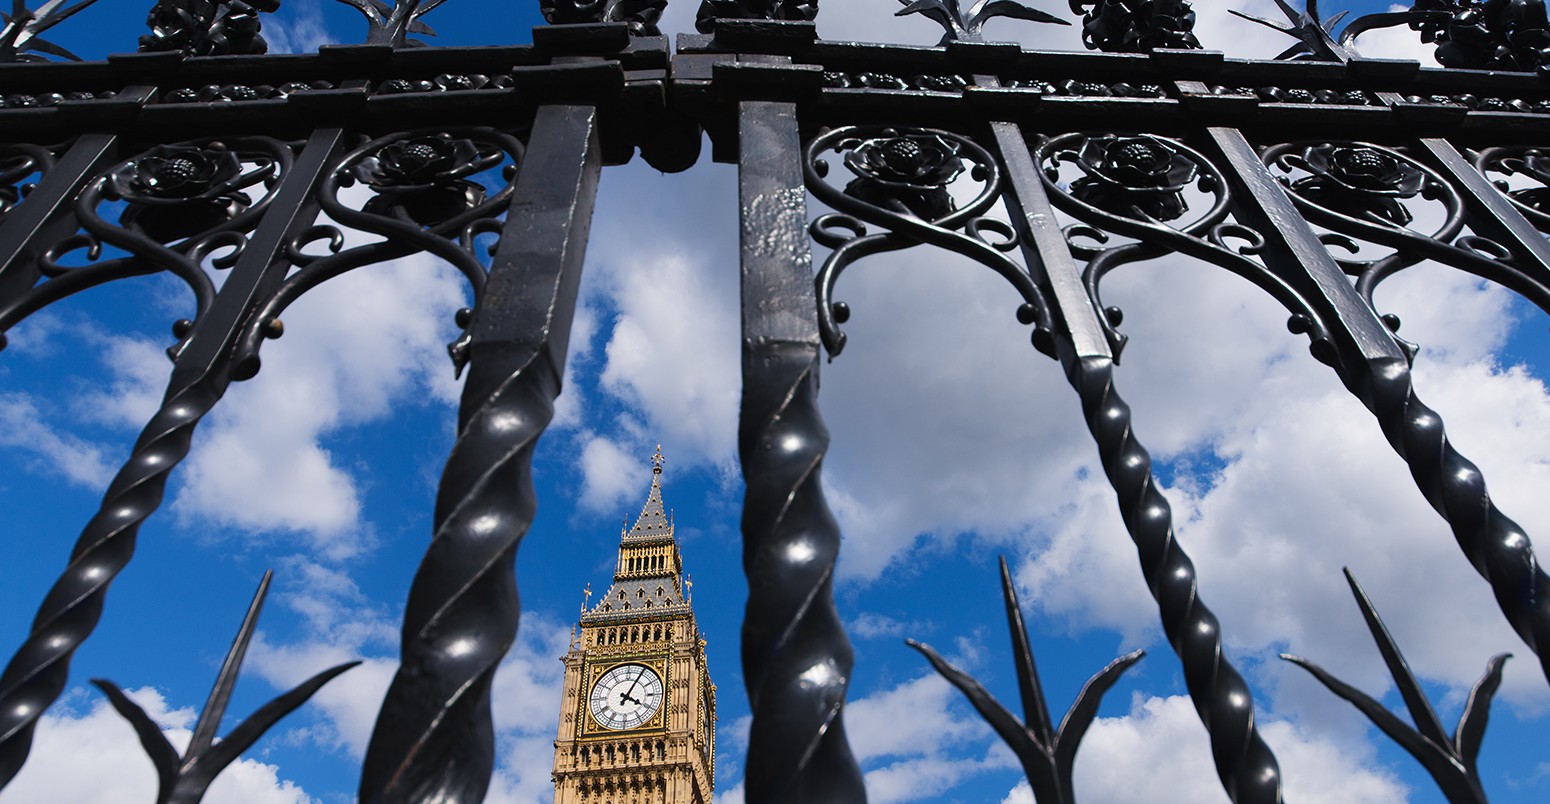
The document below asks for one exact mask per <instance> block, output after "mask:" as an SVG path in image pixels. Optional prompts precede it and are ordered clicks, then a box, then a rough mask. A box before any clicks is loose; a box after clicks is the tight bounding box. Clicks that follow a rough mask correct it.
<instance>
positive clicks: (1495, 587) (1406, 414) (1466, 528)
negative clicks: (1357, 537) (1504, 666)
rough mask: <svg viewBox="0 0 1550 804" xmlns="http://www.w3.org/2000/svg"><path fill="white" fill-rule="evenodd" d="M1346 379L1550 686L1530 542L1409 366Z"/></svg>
mask: <svg viewBox="0 0 1550 804" xmlns="http://www.w3.org/2000/svg"><path fill="white" fill-rule="evenodd" d="M1340 373H1341V379H1342V380H1344V381H1345V383H1346V387H1348V388H1350V389H1351V391H1352V392H1353V393H1355V394H1356V396H1357V397H1358V398H1359V399H1361V400H1362V402H1363V403H1364V404H1366V406H1367V409H1368V410H1370V411H1372V414H1373V416H1375V417H1377V419H1378V424H1379V426H1381V427H1382V428H1383V435H1384V436H1385V437H1387V438H1388V441H1389V444H1390V445H1391V446H1392V447H1393V448H1394V451H1395V452H1397V453H1399V457H1401V458H1403V459H1404V461H1405V463H1406V464H1407V465H1408V466H1409V467H1410V476H1411V477H1412V478H1414V479H1415V483H1416V487H1417V488H1419V489H1420V490H1421V494H1422V495H1423V496H1425V497H1426V501H1427V502H1428V503H1430V504H1431V506H1432V508H1433V509H1435V510H1436V511H1437V513H1439V514H1441V515H1442V517H1443V518H1444V519H1446V520H1447V521H1448V527H1449V528H1450V529H1452V531H1453V538H1454V539H1456V540H1457V541H1458V545H1459V548H1460V549H1462V550H1463V551H1464V555H1465V557H1467V558H1468V559H1469V563H1470V564H1471V565H1472V566H1474V568H1475V571H1476V572H1478V573H1480V575H1481V577H1483V578H1485V579H1486V580H1487V581H1488V582H1490V584H1491V592H1492V593H1493V594H1494V595H1495V596H1496V605H1497V606H1498V607H1500V608H1501V610H1502V614H1504V615H1506V617H1507V622H1509V623H1510V624H1511V625H1512V628H1513V630H1514V631H1516V632H1517V633H1518V636H1519V637H1520V638H1522V640H1523V641H1524V643H1526V644H1527V645H1528V646H1529V648H1530V649H1531V650H1533V651H1534V653H1535V654H1536V655H1537V656H1538V657H1539V666H1540V668H1541V670H1542V671H1543V672H1544V674H1545V678H1546V679H1547V680H1550V577H1547V576H1546V575H1545V572H1544V570H1542V569H1540V567H1539V561H1538V559H1536V558H1535V557H1534V546H1533V544H1532V543H1531V542H1530V541H1529V537H1528V534H1527V533H1524V531H1523V528H1521V527H1519V526H1518V523H1516V522H1514V521H1512V519H1511V518H1509V517H1508V516H1507V515H1506V514H1504V513H1502V512H1501V510H1500V509H1498V508H1497V507H1496V504H1495V503H1493V502H1492V501H1491V495H1490V492H1488V491H1487V490H1486V487H1485V477H1484V476H1483V475H1482V474H1481V472H1480V469H1479V467H1477V466H1475V464H1474V463H1472V462H1471V461H1470V460H1469V459H1468V458H1466V457H1464V456H1463V455H1460V454H1459V452H1458V450H1456V449H1454V448H1453V445H1452V443H1450V442H1449V441H1448V433H1447V430H1446V429H1445V428H1444V426H1443V421H1442V417H1441V416H1439V415H1438V414H1437V412H1436V411H1434V410H1432V409H1431V408H1430V407H1427V405H1426V404H1425V403H1424V402H1422V401H1421V400H1420V399H1419V398H1418V397H1417V396H1416V393H1415V384H1414V382H1413V379H1412V375H1411V371H1410V364H1409V363H1408V362H1407V361H1405V360H1401V359H1392V358H1391V359H1387V360H1369V361H1365V362H1364V363H1363V365H1362V367H1361V370H1360V371H1357V372H1353V371H1352V370H1350V369H1347V370H1343V371H1341V372H1340Z"/></svg>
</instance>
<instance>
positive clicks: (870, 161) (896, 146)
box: [845, 130, 963, 221]
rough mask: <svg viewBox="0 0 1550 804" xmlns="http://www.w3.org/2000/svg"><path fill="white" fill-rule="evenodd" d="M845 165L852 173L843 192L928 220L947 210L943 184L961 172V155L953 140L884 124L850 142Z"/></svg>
mask: <svg viewBox="0 0 1550 804" xmlns="http://www.w3.org/2000/svg"><path fill="white" fill-rule="evenodd" d="M845 167H847V168H849V169H850V171H851V172H852V173H854V174H856V178H855V179H853V180H852V181H851V182H850V183H849V184H847V185H846V186H845V193H846V194H847V195H850V196H853V197H855V198H858V199H861V200H862V201H865V202H867V203H869V204H873V205H876V206H879V207H883V208H885V209H892V210H895V211H898V212H905V213H908V214H910V215H914V216H916V217H918V218H922V219H924V220H928V221H929V220H936V219H938V218H942V217H945V216H946V215H948V214H950V213H951V212H952V211H953V209H954V205H953V200H952V196H951V195H949V194H948V192H947V187H948V185H950V184H952V183H953V180H954V179H957V178H958V176H959V175H960V174H962V173H963V158H962V157H960V156H959V155H958V144H957V143H954V142H949V141H947V140H945V139H943V138H942V137H941V136H940V135H937V134H932V133H929V132H919V133H910V134H899V133H897V132H894V131H892V130H888V131H884V132H883V136H881V137H876V138H873V139H868V140H861V141H859V142H857V143H855V144H854V145H853V146H852V147H851V148H850V149H849V152H848V153H846V154H845Z"/></svg>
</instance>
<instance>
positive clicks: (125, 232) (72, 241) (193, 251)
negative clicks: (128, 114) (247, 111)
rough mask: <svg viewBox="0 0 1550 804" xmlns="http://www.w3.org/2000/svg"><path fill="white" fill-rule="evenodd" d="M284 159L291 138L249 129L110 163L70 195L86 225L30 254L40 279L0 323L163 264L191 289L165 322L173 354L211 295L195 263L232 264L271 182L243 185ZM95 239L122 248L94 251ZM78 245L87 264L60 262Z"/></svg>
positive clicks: (273, 175)
mask: <svg viewBox="0 0 1550 804" xmlns="http://www.w3.org/2000/svg"><path fill="white" fill-rule="evenodd" d="M290 162H291V150H290V146H287V145H285V144H284V143H281V142H279V141H277V140H274V139H270V138H263V137H257V138H239V139H236V140H230V141H220V140H206V141H197V142H183V143H178V144H175V145H158V146H156V147H154V148H152V149H150V150H149V151H146V152H144V153H141V154H139V155H137V156H135V157H134V158H132V159H129V160H126V161H124V162H121V163H119V164H118V165H117V166H115V167H114V168H112V169H110V170H109V171H108V173H107V174H106V175H104V176H102V177H101V178H99V179H98V180H97V181H95V182H93V183H92V184H90V185H88V186H87V188H86V189H85V190H84V191H83V192H82V193H81V194H80V196H79V197H78V198H77V200H76V204H75V216H76V220H77V221H78V222H79V223H80V226H81V227H82V228H84V229H85V230H86V231H85V232H84V233H80V234H75V235H71V236H68V237H64V238H62V239H60V240H58V241H57V242H55V243H53V244H52V245H50V246H48V247H47V248H45V249H44V250H43V252H42V254H41V255H39V257H38V259H37V263H36V267H37V270H38V272H39V274H41V276H42V277H44V278H45V279H46V281H44V282H43V283H42V284H39V285H37V286H36V287H34V288H32V289H31V290H30V291H28V292H26V293H24V294H21V295H20V296H18V297H17V298H16V299H14V300H12V301H11V302H10V303H8V304H7V303H0V332H4V331H6V330H8V329H10V328H11V327H13V326H15V325H16V324H17V323H19V322H20V321H21V320H22V319H24V318H26V317H27V316H29V315H31V314H32V313H34V312H36V311H38V310H40V309H42V308H43V307H46V306H48V305H49V304H52V303H53V302H55V301H58V300H60V299H63V298H65V297H66V296H69V295H72V294H74V293H78V292H80V291H83V290H86V289H88V288H92V287H96V286H98V285H101V284H103V283H106V282H111V281H113V280H116V279H123V278H126V277H130V276H140V275H144V274H150V273H157V272H160V271H166V272H168V273H170V274H172V275H174V276H176V277H177V278H179V279H181V280H182V281H183V282H184V283H185V284H186V285H188V287H189V289H190V290H191V291H192V293H193V296H194V311H193V313H192V315H191V316H190V317H189V318H185V319H180V320H178V321H177V322H175V323H174V325H173V334H174V335H175V336H176V337H177V338H178V343H177V345H175V346H173V347H172V348H171V349H170V350H169V354H171V355H172V356H174V357H176V356H177V353H178V351H180V350H181V349H182V346H183V344H184V343H185V342H186V339H187V338H188V335H189V333H191V332H192V331H193V328H194V325H195V324H196V323H197V322H198V321H199V319H200V317H201V316H202V315H203V314H204V312H205V311H206V310H207V309H209V307H210V304H211V302H212V301H213V300H214V298H215V285H214V283H213V282H212V281H211V279H210V276H209V274H207V273H206V272H205V269H204V267H203V263H204V262H205V261H206V259H209V261H210V263H211V265H212V266H213V267H214V268H216V269H226V268H230V267H231V266H233V265H235V264H236V261H237V260H238V259H239V258H240V257H241V255H242V253H243V251H244V250H245V249H246V247H247V240H248V235H247V233H248V232H249V231H251V229H252V228H253V226H254V225H255V224H256V223H257V221H258V220H259V219H260V218H261V217H262V216H263V214H264V212H265V210H266V209H267V208H268V206H269V204H270V203H271V202H272V200H273V198H274V192H273V191H272V190H271V191H269V192H265V193H263V194H262V195H261V196H260V197H259V198H258V200H257V201H252V200H250V199H249V196H248V195H247V193H246V192H245V190H247V188H250V187H253V186H255V185H257V184H260V183H268V184H270V185H273V184H274V183H275V182H276V180H277V177H278V176H279V175H280V174H281V173H282V172H284V171H285V170H286V169H288V168H289V166H290ZM107 202H124V203H125V204H126V206H125V207H124V208H123V210H122V212H120V213H119V214H118V216H117V220H113V221H110V220H107V219H105V218H103V217H102V216H101V214H99V210H100V209H101V208H102V207H103V205H104V204H105V203H107ZM104 245H110V246H115V247H117V248H119V249H122V250H124V251H125V252H128V256H125V257H119V258H114V259H106V260H104V259H99V258H100V257H101V255H102V249H103V246H104ZM82 250H84V251H85V253H86V257H87V259H88V260H89V262H88V263H87V264H86V265H81V266H74V265H67V264H66V263H65V262H64V260H65V258H66V257H67V255H70V254H71V253H72V252H76V251H82Z"/></svg>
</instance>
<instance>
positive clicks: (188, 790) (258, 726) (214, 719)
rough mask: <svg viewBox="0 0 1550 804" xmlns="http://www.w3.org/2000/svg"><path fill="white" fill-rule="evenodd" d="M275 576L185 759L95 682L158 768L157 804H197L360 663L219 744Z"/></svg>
mask: <svg viewBox="0 0 1550 804" xmlns="http://www.w3.org/2000/svg"><path fill="white" fill-rule="evenodd" d="M273 575H274V573H273V572H269V571H266V572H265V573H264V578H263V580H262V581H260V582H259V584H258V592H257V593H255V594H254V595H253V602H252V603H251V604H250V605H249V606H248V613H247V616H246V617H244V618H243V620H242V627H241V628H239V629H238V630H237V638H236V639H235V640H234V641H233V642H232V646H231V650H230V651H228V652H227V653H226V661H225V662H223V663H222V664H221V671H220V673H219V674H218V675H217V676H216V679H215V687H214V688H213V689H211V690H210V698H209V700H207V701H206V702H205V707H204V711H202V712H200V713H199V720H198V722H196V723H195V724H194V733H193V735H192V736H191V737H190V738H189V742H188V750H187V751H185V752H184V753H183V755H182V756H181V757H180V756H178V752H177V749H175V748H173V747H172V744H171V743H169V742H168V741H167V738H166V736H165V735H163V734H162V732H161V727H160V726H158V725H156V721H154V720H152V719H151V716H150V715H148V714H146V712H145V710H144V709H143V708H141V707H140V705H139V704H137V703H135V702H134V701H133V700H131V699H130V698H129V696H128V695H126V694H124V691H123V689H121V688H120V687H119V686H118V685H117V684H114V683H113V682H111V681H108V680H107V679H102V678H94V679H92V683H93V684H95V685H96V686H97V688H98V689H100V690H102V693H103V694H104V695H106V696H107V698H108V702H109V703H111V704H112V705H113V708H114V709H115V710H117V712H118V713H119V714H120V715H122V716H123V717H124V719H125V720H127V721H129V724H130V725H131V726H133V727H134V730H135V734H136V735H137V736H138V737H139V738H140V745H141V747H142V748H144V749H145V753H146V755H147V756H149V757H150V758H151V764H152V765H154V766H155V767H156V776H157V780H158V790H157V794H156V804H197V802H199V800H200V799H202V798H203V797H204V794H205V791H206V790H207V789H208V788H209V787H210V783H211V782H214V781H215V777H216V776H219V775H220V773H221V771H223V770H225V769H226V766H228V765H230V764H231V763H232V762H235V761H236V759H237V757H239V756H241V755H242V752H244V751H246V750H248V749H249V748H251V747H252V746H253V743H255V742H257V741H258V738H259V737H261V736H263V734H264V732H265V731H268V730H269V727H270V726H273V725H274V724H275V723H277V722H279V720H280V718H282V717H285V716H286V715H288V714H290V713H291V712H292V711H294V710H295V709H296V708H297V707H299V706H301V705H302V704H304V703H306V702H307V699H308V698H311V697H312V695H313V693H315V692H317V691H318V690H319V689H321V688H322V687H323V685H324V684H327V683H328V682H329V681H331V680H333V678H334V677H335V676H337V675H339V674H340V673H343V672H344V671H346V670H349V669H350V668H352V667H354V666H356V665H358V664H360V662H358V661H357V662H345V663H344V664H341V665H335V666H334V667H330V668H329V669H327V670H324V671H323V672H321V673H318V674H317V675H315V676H313V677H312V678H309V679H307V680H306V681H303V682H302V683H301V684H299V685H297V686H296V687H295V688H293V689H292V690H291V691H290V692H287V693H285V694H284V695H281V696H279V697H277V698H275V699H273V700H271V701H270V702H269V703H266V704H264V705H263V706H261V707H259V708H258V710H257V711H255V712H254V713H253V714H251V715H249V716H248V718H247V719H246V720H244V721H242V723H240V724H238V725H237V727H236V728H234V729H232V730H231V731H230V732H229V733H227V735H226V737H225V738H224V739H222V740H221V741H220V742H216V741H215V730H216V729H217V728H219V726H220V724H221V718H223V717H224V716H225V715H226V706H227V704H228V703H230V702H231V693H232V690H233V689H234V688H235V687H236V686H237V672H238V671H239V670H240V669H241V667H242V659H243V657H244V656H246V655H247V651H248V644H249V643H250V642H252V640H253V630H254V628H255V627H257V625H258V615H259V612H260V610H262V608H263V605H264V597H265V596H266V595H267V594H268V593H269V581H270V579H271V578H272V577H273Z"/></svg>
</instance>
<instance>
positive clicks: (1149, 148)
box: [1066, 134, 1199, 221]
mask: <svg viewBox="0 0 1550 804" xmlns="http://www.w3.org/2000/svg"><path fill="white" fill-rule="evenodd" d="M1066 155H1067V156H1074V157H1075V160H1076V163H1077V165H1078V166H1079V167H1081V169H1082V171H1083V172H1084V173H1086V174H1087V175H1085V176H1083V177H1082V178H1079V179H1077V180H1076V181H1074V182H1072V183H1071V195H1072V196H1074V197H1075V198H1076V199H1077V200H1078V201H1081V202H1083V203H1086V204H1091V205H1093V206H1095V207H1097V208H1099V209H1102V210H1106V211H1108V212H1113V213H1115V214H1117V215H1124V214H1129V213H1131V212H1139V213H1141V214H1142V215H1145V216H1146V217H1149V218H1152V219H1154V220H1159V221H1171V220H1175V219H1177V218H1178V217H1179V216H1181V215H1183V214H1184V212H1185V211H1186V210H1188V209H1189V205H1188V204H1187V203H1185V201H1184V195H1183V191H1184V189H1185V188H1186V187H1188V186H1189V185H1190V183H1191V182H1193V181H1194V180H1195V177H1196V176H1197V175H1198V173H1199V171H1198V169H1197V168H1196V167H1195V163H1194V162H1192V161H1190V160H1189V159H1188V158H1186V157H1185V156H1184V155H1183V154H1180V153H1179V152H1178V151H1176V150H1174V149H1173V148H1171V147H1170V146H1169V145H1168V144H1167V143H1165V142H1163V141H1162V140H1159V139H1157V138H1156V137H1148V136H1144V135H1143V136H1134V137H1122V136H1117V135H1112V134H1108V135H1103V136H1099V137H1088V138H1086V139H1085V140H1084V141H1083V142H1082V145H1081V148H1080V149H1079V150H1077V151H1076V152H1075V153H1074V154H1072V153H1070V152H1068V153H1067V154H1066Z"/></svg>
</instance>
